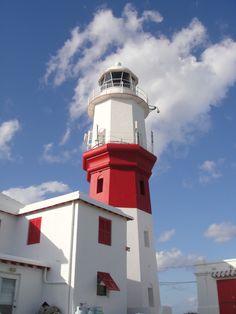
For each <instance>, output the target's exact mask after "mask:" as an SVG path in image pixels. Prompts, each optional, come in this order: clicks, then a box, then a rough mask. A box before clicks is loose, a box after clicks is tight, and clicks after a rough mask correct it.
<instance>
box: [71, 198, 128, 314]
mask: <svg viewBox="0 0 236 314" xmlns="http://www.w3.org/2000/svg"><path fill="white" fill-rule="evenodd" d="M99 216H101V217H104V218H106V219H110V220H112V245H111V246H108V245H104V244H100V243H98V219H99ZM128 223H129V222H128ZM77 252H78V253H79V254H77V255H76V265H77V266H78V267H76V271H75V281H74V282H75V284H74V300H75V303H74V306H75V307H76V306H78V305H79V304H80V303H87V304H88V305H90V306H101V307H102V308H103V310H104V313H105V314H121V313H122V314H125V313H126V311H127V290H126V289H127V288H126V254H127V253H126V219H124V218H121V217H119V216H116V215H114V214H110V213H108V212H105V211H103V210H96V208H95V207H93V206H90V205H86V204H82V203H81V204H80V206H79V213H78V237H77ZM98 271H102V272H107V273H110V275H111V276H112V278H113V279H114V281H115V282H116V284H117V285H118V287H119V288H120V291H110V292H109V294H108V296H97V293H96V289H97V272H98Z"/></svg>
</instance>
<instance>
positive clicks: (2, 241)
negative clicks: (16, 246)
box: [0, 212, 17, 254]
mask: <svg viewBox="0 0 236 314" xmlns="http://www.w3.org/2000/svg"><path fill="white" fill-rule="evenodd" d="M16 223H17V217H16V216H14V215H11V214H7V213H4V212H0V253H3V254H12V253H13V252H12V248H13V243H14V241H15V235H14V232H12V231H13V230H15V229H16Z"/></svg>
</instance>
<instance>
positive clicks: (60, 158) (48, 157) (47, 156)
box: [42, 134, 78, 163]
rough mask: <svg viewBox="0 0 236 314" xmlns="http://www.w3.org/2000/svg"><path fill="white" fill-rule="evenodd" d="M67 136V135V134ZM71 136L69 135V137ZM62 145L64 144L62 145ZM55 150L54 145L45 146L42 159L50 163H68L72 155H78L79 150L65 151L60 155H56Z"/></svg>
mask: <svg viewBox="0 0 236 314" xmlns="http://www.w3.org/2000/svg"><path fill="white" fill-rule="evenodd" d="M65 136H66V134H65ZM68 136H69V135H68ZM60 144H61V145H63V144H64V142H63V143H60ZM53 149H54V144H53V143H48V144H45V145H44V148H43V156H42V159H43V160H45V161H47V162H49V163H63V162H66V161H67V160H69V159H70V158H71V156H72V155H74V154H75V153H77V151H78V150H77V149H72V150H64V151H60V153H55V152H53Z"/></svg>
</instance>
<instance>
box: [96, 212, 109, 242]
mask: <svg viewBox="0 0 236 314" xmlns="http://www.w3.org/2000/svg"><path fill="white" fill-rule="evenodd" d="M98 242H99V243H102V244H106V245H111V220H109V219H106V218H103V217H99V226H98Z"/></svg>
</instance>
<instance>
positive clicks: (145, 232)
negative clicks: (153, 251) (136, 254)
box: [144, 230, 150, 247]
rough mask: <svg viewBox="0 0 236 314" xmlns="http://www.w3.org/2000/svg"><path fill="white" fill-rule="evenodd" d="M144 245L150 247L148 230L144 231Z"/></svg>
mask: <svg viewBox="0 0 236 314" xmlns="http://www.w3.org/2000/svg"><path fill="white" fill-rule="evenodd" d="M144 246H145V247H150V239H149V232H148V231H147V230H145V231H144Z"/></svg>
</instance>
